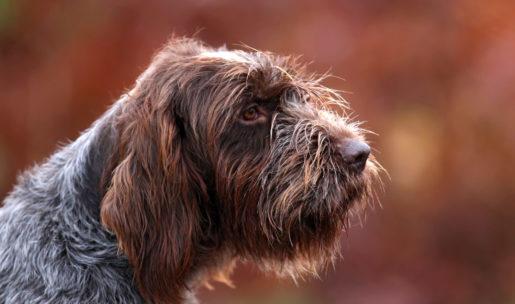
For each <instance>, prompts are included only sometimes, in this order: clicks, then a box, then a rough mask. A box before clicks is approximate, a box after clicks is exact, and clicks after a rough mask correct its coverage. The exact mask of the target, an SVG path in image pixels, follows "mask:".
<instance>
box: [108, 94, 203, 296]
mask: <svg viewBox="0 0 515 304" xmlns="http://www.w3.org/2000/svg"><path fill="white" fill-rule="evenodd" d="M153 98H158V96H155V95H154V96H152V94H141V96H140V97H136V98H131V100H128V101H126V104H124V105H123V109H122V113H121V114H120V116H119V117H118V121H119V123H117V128H118V130H119V141H120V142H119V146H118V155H116V154H115V155H114V158H116V159H117V161H116V164H115V165H114V166H113V168H114V170H113V171H112V173H111V177H110V183H109V186H108V188H107V192H106V195H105V196H104V199H103V202H102V207H101V219H102V223H103V224H104V226H105V227H107V228H108V229H109V230H110V231H112V232H114V233H115V234H116V237H117V239H118V243H119V247H120V249H121V250H122V251H123V252H124V253H125V254H126V255H127V257H128V259H129V262H130V264H131V266H132V268H133V271H134V276H135V280H136V283H137V285H138V288H139V290H140V293H141V294H142V296H143V297H145V298H146V299H147V300H149V301H151V302H152V303H179V302H181V297H182V295H181V291H184V290H187V288H188V287H187V286H186V284H187V280H188V277H187V275H188V274H189V272H188V270H189V269H191V268H192V267H193V264H194V257H195V250H196V249H195V248H196V244H197V241H198V235H199V230H200V228H199V224H200V221H199V216H200V215H199V204H200V202H201V201H203V200H205V199H206V196H207V194H206V193H207V191H206V189H205V185H204V183H203V179H202V177H201V174H200V173H199V172H198V170H195V167H194V166H193V164H192V162H191V161H190V160H189V158H188V157H187V156H186V155H185V151H184V150H185V149H183V144H184V143H183V141H184V138H183V136H184V134H183V130H182V127H181V124H180V122H178V121H177V120H178V119H180V118H179V116H178V115H175V113H174V112H173V108H172V107H173V102H169V101H168V102H165V101H163V100H152V99H153ZM168 98H169V97H168Z"/></svg>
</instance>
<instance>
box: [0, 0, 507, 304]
mask: <svg viewBox="0 0 515 304" xmlns="http://www.w3.org/2000/svg"><path fill="white" fill-rule="evenodd" d="M198 30H201V31H200V33H199V34H198V35H197V37H199V38H201V39H203V40H204V41H206V42H207V43H209V44H211V45H214V46H220V45H222V44H227V46H229V47H238V44H240V43H244V44H247V45H250V46H252V47H255V48H258V49H264V50H270V51H274V52H277V53H280V54H297V55H301V54H302V55H303V59H304V60H305V61H307V62H311V61H312V62H313V63H312V64H311V65H310V68H311V70H312V71H316V72H320V73H323V72H325V71H327V70H329V69H330V71H331V73H332V74H334V75H337V76H339V77H341V78H343V79H336V78H334V79H329V80H328V81H327V85H329V86H332V87H334V88H337V89H342V90H345V91H347V92H348V93H346V95H345V96H346V98H347V99H348V100H349V101H350V102H351V104H352V107H353V109H354V111H355V112H356V115H357V117H358V119H360V120H364V121H366V124H365V126H366V127H367V128H369V129H371V130H372V131H374V132H376V133H378V134H379V135H378V136H372V137H371V138H370V140H371V141H372V143H373V146H374V148H376V149H377V150H378V151H379V152H377V153H376V156H377V158H378V159H379V160H380V161H381V163H382V164H383V165H384V167H385V168H386V169H387V170H388V171H389V174H390V179H388V178H387V177H386V176H384V177H383V179H384V180H385V191H384V193H382V194H381V195H380V201H381V204H382V207H379V206H377V207H376V208H375V209H374V210H370V211H369V212H368V213H367V219H366V224H365V225H364V226H363V227H361V226H360V225H354V226H353V227H352V228H351V229H350V231H349V233H347V235H345V236H344V238H345V241H344V242H343V248H342V249H343V252H344V260H342V261H340V262H339V263H338V264H337V265H336V267H335V269H334V270H330V271H328V272H327V273H324V274H323V275H322V277H321V279H320V280H317V279H312V280H308V281H306V282H299V286H295V285H294V284H293V283H291V282H288V281H280V280H277V279H274V278H271V277H266V276H264V275H261V274H258V273H257V271H256V270H255V269H254V267H252V266H248V265H243V266H240V267H238V269H237V271H236V273H235V275H234V280H235V283H236V286H237V288H236V289H235V290H233V289H230V288H228V287H224V286H222V285H218V284H216V285H215V287H216V289H215V290H214V291H206V290H202V292H201V295H200V297H201V300H202V303H207V304H221V303H236V304H254V303H256V304H257V303H266V304H268V303H269V304H290V303H291V304H293V303H299V304H314V303H323V304H325V303H328V304H336V303H349V304H369V303H385V304H390V303H391V304H397V303H422V304H424V303H515V2H514V1H508V0H507V1H500V0H490V1H467V0H453V1H447V0H434V1H422V0H414V1H407V0H406V1H397V0H393V1H392V0H370V1H361V0H349V1H336V0H334V1H331V0H319V1H308V0H262V1H237V0H222V1H214V0H202V1H201V0H192V1H165V0H162V1H151V0H149V1H144V2H141V1H135V0H128V1H105V0H87V1H64V0H63V1H50V0H48V1H47V0H45V1H25V0H0V195H1V196H2V197H3V196H4V195H5V194H6V193H7V192H8V191H9V190H10V189H11V187H12V184H13V183H14V181H15V177H16V174H17V173H19V172H20V171H21V170H23V169H25V168H27V167H28V166H31V165H33V164H34V163H35V162H40V161H42V160H43V159H44V158H45V157H46V156H48V155H49V154H50V153H52V152H53V151H54V150H55V149H56V147H57V144H58V143H62V142H66V141H67V140H68V139H74V138H76V137H77V135H78V134H79V132H80V131H81V130H84V129H85V128H87V127H88V126H89V125H90V123H91V122H92V121H93V120H94V119H95V118H97V117H98V116H99V115H100V114H101V113H102V112H103V111H105V110H106V109H107V107H108V106H109V105H110V104H111V103H112V102H113V101H114V100H116V98H117V97H118V96H119V95H120V94H121V93H122V92H123V91H124V90H125V89H127V88H129V87H131V85H132V83H133V82H134V80H135V78H136V77H137V75H138V74H139V73H140V72H142V71H143V69H144V68H145V67H146V65H147V64H148V63H149V61H150V58H151V55H152V54H153V53H154V52H155V51H156V49H157V48H159V47H160V46H161V45H162V44H163V43H164V42H165V41H166V40H167V38H168V37H170V35H171V33H172V32H174V33H176V34H178V35H190V36H191V35H192V34H194V33H196V32H197V31H198Z"/></svg>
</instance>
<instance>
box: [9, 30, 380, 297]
mask: <svg viewBox="0 0 515 304" xmlns="http://www.w3.org/2000/svg"><path fill="white" fill-rule="evenodd" d="M322 78H323V77H322ZM322 78H318V77H317V76H315V75H311V74H308V73H307V72H306V69H305V68H304V66H303V65H302V64H299V63H298V60H297V59H295V58H291V57H284V56H278V55H274V54H271V53H268V52H260V51H255V50H247V51H242V50H227V49H226V48H225V47H222V48H211V47H209V46H207V45H205V44H204V43H202V42H200V41H198V40H195V39H191V38H173V39H171V41H169V42H168V43H167V44H166V45H165V46H164V47H163V48H162V49H161V50H160V51H159V52H158V53H157V54H156V55H155V57H154V59H153V61H152V62H151V64H150V66H149V67H148V68H147V69H146V70H145V71H144V72H143V73H142V74H141V75H140V76H139V78H138V79H137V80H136V84H135V85H134V87H133V88H132V89H130V90H129V91H127V92H126V93H125V94H124V95H122V96H121V97H120V99H119V100H117V101H116V102H115V103H114V105H113V106H112V107H111V108H110V109H109V110H108V111H107V112H106V113H105V114H104V115H103V116H102V117H101V118H100V119H98V120H97V121H96V122H95V123H94V124H93V125H92V127H91V128H90V129H88V130H87V131H85V132H84V133H82V134H81V136H80V137H79V138H78V139H77V140H75V141H74V142H72V143H70V144H68V145H67V146H65V147H63V148H61V149H60V150H59V151H57V152H56V153H55V154H54V155H53V156H51V157H50V158H49V159H48V160H46V161H45V162H44V163H43V164H41V165H38V166H36V167H34V168H32V169H30V170H28V171H27V172H25V173H23V174H22V175H21V176H20V177H19V180H18V184H17V185H16V186H15V188H14V190H13V191H12V192H11V193H10V194H9V195H8V196H7V198H6V199H5V201H4V204H3V207H2V208H1V209H0V303H5V304H10V303H197V301H196V299H195V296H194V293H195V290H196V289H197V288H198V287H200V286H203V285H208V284H209V281H210V280H219V281H225V282H226V283H228V284H230V281H229V280H228V275H229V274H230V272H231V271H232V269H233V268H234V265H235V263H236V262H238V261H243V262H250V263H255V264H256V265H258V266H259V267H260V268H261V269H262V270H263V271H267V272H274V273H277V274H278V275H287V276H291V277H293V278H297V277H303V276H306V275H313V274H316V272H317V271H318V270H320V269H324V268H325V267H326V266H327V265H331V264H332V263H333V262H334V260H335V258H337V257H338V255H339V253H338V252H339V239H340V235H341V232H342V230H344V229H345V228H346V224H347V223H348V217H349V214H351V213H352V212H353V210H357V209H360V206H363V205H364V204H367V202H369V201H370V199H371V197H372V196H373V189H372V188H373V186H372V184H373V182H374V180H376V179H377V176H378V171H379V168H380V166H379V164H378V163H377V162H376V160H375V159H374V158H373V156H372V155H370V150H371V148H370V147H369V145H368V144H367V142H366V140H365V137H364V135H365V133H366V131H365V130H364V129H361V128H360V124H359V123H357V122H352V121H351V120H350V119H349V118H348V116H347V115H345V113H347V112H348V108H347V107H348V104H347V103H346V102H345V101H344V99H343V98H342V97H341V96H340V94H339V93H338V92H337V91H335V90H332V89H330V88H327V87H325V86H323V85H322V84H321V81H322ZM356 208H357V209H356Z"/></svg>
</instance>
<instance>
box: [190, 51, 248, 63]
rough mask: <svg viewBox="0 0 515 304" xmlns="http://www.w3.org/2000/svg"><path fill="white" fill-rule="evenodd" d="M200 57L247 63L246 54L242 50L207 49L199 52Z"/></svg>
mask: <svg viewBox="0 0 515 304" xmlns="http://www.w3.org/2000/svg"><path fill="white" fill-rule="evenodd" d="M199 57H200V58H214V59H222V60H225V61H229V62H240V63H249V62H250V59H249V58H248V54H247V53H245V52H242V51H228V50H207V51H204V52H201V53H200V54H199Z"/></svg>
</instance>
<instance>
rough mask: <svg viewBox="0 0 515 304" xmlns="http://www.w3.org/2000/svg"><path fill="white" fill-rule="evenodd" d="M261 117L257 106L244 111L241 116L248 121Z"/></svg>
mask: <svg viewBox="0 0 515 304" xmlns="http://www.w3.org/2000/svg"><path fill="white" fill-rule="evenodd" d="M259 117H260V113H259V110H258V108H257V107H251V108H248V109H246V110H245V111H243V113H242V114H241V118H242V119H243V120H245V121H247V122H251V121H255V120H257V119H258V118H259Z"/></svg>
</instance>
